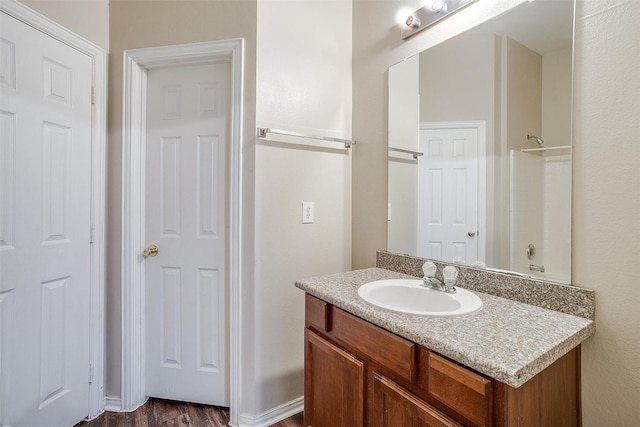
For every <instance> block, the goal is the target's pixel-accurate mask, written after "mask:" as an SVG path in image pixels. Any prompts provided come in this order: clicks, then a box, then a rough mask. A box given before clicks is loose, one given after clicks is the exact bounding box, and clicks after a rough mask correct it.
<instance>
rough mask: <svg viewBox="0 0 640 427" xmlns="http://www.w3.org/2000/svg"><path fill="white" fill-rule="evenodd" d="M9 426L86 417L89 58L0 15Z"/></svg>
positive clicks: (1, 377)
mask: <svg viewBox="0 0 640 427" xmlns="http://www.w3.org/2000/svg"><path fill="white" fill-rule="evenodd" d="M0 20H1V21H0V28H1V33H0V61H1V62H0V91H1V96H0V137H1V140H0V166H1V169H0V320H1V321H2V324H0V333H1V334H2V335H1V336H0V392H2V397H1V398H0V424H8V425H12V426H14V427H16V426H50V425H61V426H64V425H74V424H75V423H76V422H77V421H80V420H81V419H82V418H84V417H86V416H87V414H88V403H89V399H88V395H89V322H88V319H89V303H90V261H91V259H90V254H91V252H90V249H91V248H90V227H91V223H90V209H91V188H90V183H91V76H92V64H91V59H90V58H89V57H88V56H86V55H84V54H82V53H80V52H78V51H76V50H74V49H73V48H71V47H69V46H67V45H65V44H63V43H61V42H58V41H56V40H54V39H53V38H51V37H49V36H46V35H44V34H43V33H41V32H39V31H37V30H35V29H34V28H32V27H30V26H27V25H25V24H23V23H21V22H19V21H17V20H16V19H14V18H11V17H9V16H8V15H6V14H5V13H0Z"/></svg>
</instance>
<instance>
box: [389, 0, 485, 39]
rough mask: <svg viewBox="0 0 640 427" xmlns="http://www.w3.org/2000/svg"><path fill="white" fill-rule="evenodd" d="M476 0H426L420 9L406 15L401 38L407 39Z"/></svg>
mask: <svg viewBox="0 0 640 427" xmlns="http://www.w3.org/2000/svg"><path fill="white" fill-rule="evenodd" d="M477 1H478V0H427V1H426V2H425V4H424V6H422V7H421V8H420V9H418V10H416V11H415V12H413V13H412V14H411V15H409V16H408V17H407V20H406V22H405V25H404V26H403V27H402V39H403V40H404V39H407V38H409V37H411V36H413V35H414V34H416V33H419V32H420V31H422V30H424V29H425V28H428V27H430V26H431V25H433V24H435V23H436V22H439V21H441V20H443V19H444V18H447V17H449V16H451V15H453V14H454V13H456V12H458V11H459V10H461V9H463V8H465V7H467V6H469V5H470V4H473V3H475V2H477Z"/></svg>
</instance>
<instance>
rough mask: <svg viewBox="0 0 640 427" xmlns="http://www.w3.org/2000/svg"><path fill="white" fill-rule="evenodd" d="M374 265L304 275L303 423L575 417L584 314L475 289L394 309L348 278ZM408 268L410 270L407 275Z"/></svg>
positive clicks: (477, 422)
mask: <svg viewBox="0 0 640 427" xmlns="http://www.w3.org/2000/svg"><path fill="white" fill-rule="evenodd" d="M409 277H412V276H408V275H406V274H402V273H398V272H393V271H390V270H386V269H381V268H372V269H366V270H359V271H352V272H347V273H341V274H334V275H328V276H322V277H317V278H310V279H304V280H300V281H298V282H296V286H297V287H298V288H300V289H302V290H304V291H305V292H306V296H305V408H304V409H305V412H304V416H305V422H304V425H305V426H313V427H324V426H331V427H337V426H349V427H356V426H374V427H375V426H380V427H382V426H398V427H400V426H402V427H405V426H457V425H464V426H542V425H544V426H554V425H558V426H578V425H580V424H581V420H580V412H581V410H580V343H581V342H582V341H583V340H585V339H586V338H588V337H589V336H590V335H591V334H593V332H594V329H595V328H594V324H593V320H592V319H588V318H584V317H579V316H575V315H571V314H566V313H562V312H558V311H554V310H548V309H545V308H541V307H536V306H533V305H529V304H523V303H521V302H517V301H513V300H509V299H505V298H500V297H496V296H494V295H489V294H483V293H477V294H478V295H479V296H480V298H481V299H482V303H483V308H482V309H481V310H480V311H478V312H475V313H472V314H469V315H463V316H456V317H427V316H412V315H406V314H402V313H395V312H391V311H387V310H383V309H380V308H377V307H375V306H373V305H371V304H368V303H366V302H364V301H362V300H361V299H359V298H358V296H357V289H358V288H359V287H360V286H361V285H363V284H365V283H368V282H370V281H373V280H380V279H393V278H409ZM413 278H415V277H413Z"/></svg>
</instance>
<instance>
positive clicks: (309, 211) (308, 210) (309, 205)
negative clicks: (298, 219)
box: [302, 202, 314, 224]
mask: <svg viewBox="0 0 640 427" xmlns="http://www.w3.org/2000/svg"><path fill="white" fill-rule="evenodd" d="M313 214H314V212H313V202H302V223H303V224H313Z"/></svg>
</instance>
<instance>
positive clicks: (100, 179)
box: [0, 0, 107, 418]
mask: <svg viewBox="0 0 640 427" xmlns="http://www.w3.org/2000/svg"><path fill="white" fill-rule="evenodd" d="M0 10H1V11H2V12H5V13H6V14H8V15H10V16H13V17H14V18H16V19H18V20H20V21H22V22H24V23H25V24H27V25H29V26H31V27H33V28H35V29H37V30H39V31H41V32H43V33H44V34H46V35H48V36H50V37H52V38H54V39H56V40H58V41H60V42H62V43H64V44H66V45H68V46H70V47H72V48H73V49H75V50H77V51H79V52H81V53H83V54H85V55H87V56H88V57H90V58H91V63H92V67H93V74H92V81H93V86H94V88H95V89H94V90H95V104H94V105H93V111H92V120H91V153H92V159H91V162H92V164H91V224H92V227H93V229H94V238H93V244H92V245H91V279H90V281H91V283H90V285H89V286H90V288H91V302H90V313H91V314H90V316H91V317H90V319H89V322H90V337H89V341H90V346H91V348H90V356H89V363H90V366H93V372H94V377H93V382H92V383H90V384H89V413H88V414H87V415H88V418H93V417H95V416H96V415H98V414H100V413H101V412H103V411H104V340H105V299H104V298H105V296H104V289H105V200H106V181H105V179H106V178H105V170H106V169H105V161H106V144H105V141H106V119H107V54H106V52H105V50H104V49H102V48H101V47H99V46H97V45H95V44H93V43H91V42H89V41H87V40H85V39H83V38H82V37H80V36H78V35H77V34H75V33H73V32H71V31H69V30H67V29H66V28H64V27H62V26H60V25H59V24H57V23H56V22H54V21H52V20H50V19H49V18H47V17H45V16H43V15H41V14H39V13H37V12H35V11H33V10H31V9H29V8H28V7H26V6H24V5H23V4H21V3H19V2H17V1H15V0H2V1H1V2H0ZM88 370H89V366H88V367H87V371H88Z"/></svg>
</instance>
